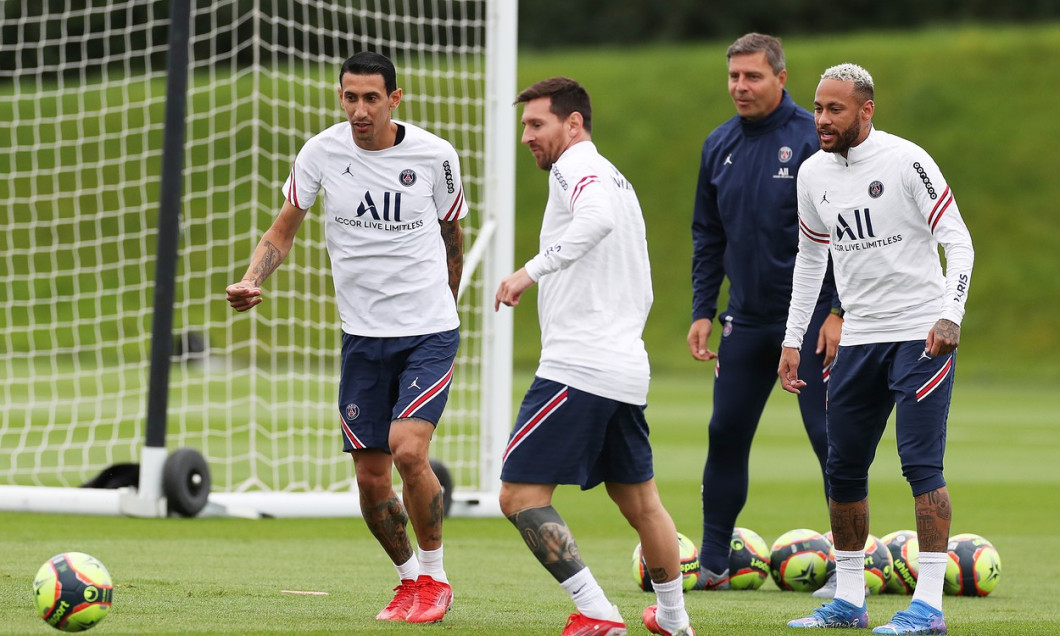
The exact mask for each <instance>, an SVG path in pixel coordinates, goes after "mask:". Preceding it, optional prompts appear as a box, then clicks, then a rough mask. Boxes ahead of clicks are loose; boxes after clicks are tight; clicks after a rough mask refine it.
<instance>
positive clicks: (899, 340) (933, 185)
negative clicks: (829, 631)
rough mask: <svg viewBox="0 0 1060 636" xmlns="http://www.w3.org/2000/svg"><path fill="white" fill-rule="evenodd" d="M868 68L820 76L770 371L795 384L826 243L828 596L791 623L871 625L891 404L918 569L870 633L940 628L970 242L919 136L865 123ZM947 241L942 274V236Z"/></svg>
mask: <svg viewBox="0 0 1060 636" xmlns="http://www.w3.org/2000/svg"><path fill="white" fill-rule="evenodd" d="M873 100H874V86H873V81H872V76H871V75H869V73H868V72H867V71H866V70H865V69H863V68H861V67H860V66H857V65H854V64H840V65H838V66H833V67H831V68H829V69H828V70H826V71H825V72H824V74H823V75H822V76H821V82H820V84H818V86H817V92H816V95H815V98H814V120H815V122H816V125H817V134H818V138H819V139H820V144H821V151H820V152H818V153H816V154H815V155H813V156H812V157H810V158H809V159H807V160H806V162H805V163H804V164H803V166H802V170H801V171H800V172H799V179H798V194H799V228H800V231H801V235H800V237H799V255H798V257H797V258H796V261H795V274H794V280H793V284H792V296H791V306H790V309H789V315H788V323H787V328H786V333H785V336H784V346H783V349H782V351H781V357H780V364H779V367H778V374H779V376H780V381H781V385H782V386H783V388H784V389H785V390H787V391H790V392H791V393H798V392H799V390H800V389H801V388H802V387H803V386H805V382H804V381H803V380H801V379H800V378H799V376H798V370H799V355H800V354H799V347H800V345H801V344H802V341H803V340H802V338H803V333H804V331H805V329H806V324H807V323H808V322H809V319H810V313H811V311H812V309H813V303H814V300H815V299H816V295H817V290H819V289H820V281H821V277H822V276H823V275H824V271H825V267H826V264H827V259H828V255H829V253H830V254H831V257H832V262H833V264H834V267H835V277H836V286H837V288H838V291H839V298H840V300H841V301H842V303H843V308H844V309H845V310H846V318H845V320H844V323H843V333H842V339H841V341H840V346H839V352H838V353H837V354H836V359H835V362H834V363H833V365H832V374H831V380H830V382H829V386H828V444H829V447H828V465H827V475H828V493H829V516H830V519H831V526H832V537H833V543H834V544H835V559H836V582H837V585H836V593H835V599H834V600H833V601H831V602H830V603H826V604H824V605H823V606H822V607H820V608H818V609H816V610H814V611H813V613H812V614H811V615H809V616H807V617H805V618H801V619H797V620H793V621H790V622H789V623H788V625H789V626H791V627H808V628H820V627H824V628H828V627H866V626H867V622H868V614H867V612H866V606H865V588H864V562H865V552H864V545H865V539H866V537H867V535H868V532H869V499H868V473H869V465H870V464H871V463H872V460H873V457H874V455H875V452H876V446H877V445H878V444H879V441H880V438H881V436H882V435H883V431H884V429H885V427H886V425H887V419H888V417H889V416H890V414H891V411H892V410H895V411H896V424H895V433H896V436H897V441H898V455H899V457H900V458H901V462H902V473H903V475H904V476H905V478H906V481H908V482H909V486H910V489H911V490H912V495H913V501H914V512H915V516H916V530H917V538H918V540H919V542H920V563H919V565H920V573H919V578H918V579H917V586H916V592H915V593H914V595H913V600H912V602H911V603H910V605H909V607H908V609H905V610H901V611H899V612H898V613H897V614H895V615H894V617H893V618H892V619H891V621H890V622H889V623H887V624H886V625H882V626H879V627H877V628H876V629H874V630H873V633H874V634H903V635H905V634H945V633H946V621H945V619H944V618H943V614H942V583H943V578H944V575H945V572H946V561H947V556H946V542H947V540H948V537H949V530H950V519H951V514H952V510H951V506H950V498H949V493H948V491H947V489H946V480H945V478H944V477H943V474H942V466H943V455H944V454H945V447H946V418H947V415H948V413H949V406H950V397H951V395H952V391H953V378H954V369H955V366H956V361H957V351H956V350H957V345H958V342H959V340H960V333H961V328H960V323H961V319H962V318H963V317H964V309H965V303H966V301H967V297H968V296H967V295H968V285H969V282H970V280H971V275H972V261H973V257H974V254H973V251H972V241H971V237H970V236H969V234H968V229H967V227H966V226H965V224H964V221H963V220H962V218H961V214H960V211H959V210H958V209H957V203H956V202H955V200H954V198H953V193H952V192H951V191H950V188H949V186H948V185H947V184H946V180H945V178H944V177H943V176H942V173H941V172H940V171H939V168H938V166H937V165H936V164H935V162H934V160H932V158H931V157H930V156H929V155H928V154H927V153H926V152H925V151H924V150H923V149H922V148H920V147H919V146H917V145H915V144H913V143H911V142H909V141H906V140H904V139H901V138H899V137H896V136H894V135H890V134H888V133H885V132H883V131H881V130H876V129H875V128H873V126H872V116H873V113H874V111H875V102H874V101H873ZM939 245H942V247H943V249H944V250H945V257H946V269H945V273H944V272H943V268H942V265H941V263H940V262H939V253H938V246H939Z"/></svg>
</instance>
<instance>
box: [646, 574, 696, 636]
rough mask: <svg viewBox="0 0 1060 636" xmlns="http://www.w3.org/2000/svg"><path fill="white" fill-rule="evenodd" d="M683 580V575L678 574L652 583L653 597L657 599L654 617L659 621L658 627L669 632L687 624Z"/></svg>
mask: <svg viewBox="0 0 1060 636" xmlns="http://www.w3.org/2000/svg"><path fill="white" fill-rule="evenodd" d="M684 582H685V581H684V576H683V575H682V574H678V575H677V578H676V579H674V580H672V581H667V582H666V583H652V586H653V587H654V588H655V598H656V599H657V600H658V601H659V603H658V607H659V609H658V611H656V613H655V618H656V620H657V621H659V627H662V628H663V629H665V630H666V631H668V632H671V633H672V632H676V631H677V630H679V629H681V628H682V627H684V626H685V625H688V620H689V619H688V612H686V611H685V591H684Z"/></svg>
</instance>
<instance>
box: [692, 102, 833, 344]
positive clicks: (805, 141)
mask: <svg viewBox="0 0 1060 636" xmlns="http://www.w3.org/2000/svg"><path fill="white" fill-rule="evenodd" d="M819 148H820V145H819V142H818V140H817V132H816V127H815V125H814V122H813V115H812V114H811V113H810V112H809V111H807V110H806V109H805V108H802V107H800V106H798V105H797V104H796V103H795V101H794V100H793V99H792V98H791V96H790V95H789V94H788V92H787V91H786V90H785V91H784V96H783V98H782V100H781V102H780V106H778V107H777V109H776V110H774V111H773V112H772V113H770V114H769V115H768V116H766V117H764V118H763V119H760V120H758V121H747V120H743V119H741V118H740V117H739V115H737V116H734V117H733V118H732V119H730V120H728V121H726V122H725V123H724V124H722V125H721V126H718V128H716V129H715V130H714V132H712V133H710V136H708V137H707V139H706V141H705V142H704V143H703V155H702V158H701V161H700V165H699V183H698V185H697V186H696V201H695V208H694V212H693V217H692V247H693V250H692V320H693V321H694V320H698V319H700V318H711V319H713V318H714V316H715V315H716V314H717V312H718V293H719V290H720V288H721V282H722V279H723V278H724V277H725V276H728V278H729V306H728V308H727V309H726V312H727V313H728V314H729V315H731V316H732V317H733V318H734V319H736V320H737V321H739V322H746V323H752V324H772V323H778V322H779V323H781V324H783V323H784V322H786V320H787V316H788V303H789V301H790V300H791V277H792V272H793V271H794V269H795V253H796V252H797V251H798V245H799V231H798V222H799V220H798V204H797V200H796V193H795V181H796V177H797V176H798V171H799V166H800V165H801V164H802V162H803V161H804V160H805V159H806V158H807V157H809V156H810V155H812V154H813V153H815V152H817V150H818V149H819ZM821 301H827V302H833V301H834V305H833V306H835V307H838V306H839V301H838V298H837V297H836V293H835V285H834V282H833V279H832V277H831V267H829V275H828V276H826V279H825V285H824V288H823V289H822V297H821Z"/></svg>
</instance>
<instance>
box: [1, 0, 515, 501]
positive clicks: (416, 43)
mask: <svg viewBox="0 0 1060 636" xmlns="http://www.w3.org/2000/svg"><path fill="white" fill-rule="evenodd" d="M179 1H180V0H172V2H174V3H176V2H179ZM188 2H189V3H190V4H189V5H188V11H189V14H188V15H187V16H186V18H187V29H186V35H187V36H188V46H187V47H186V51H187V70H186V79H187V82H186V87H185V88H184V91H183V92H184V97H185V98H186V102H184V104H183V105H184V116H183V117H182V118H181V119H182V122H183V128H184V129H183V144H182V153H183V154H182V159H181V160H177V164H176V165H177V166H181V167H182V170H179V171H178V170H176V169H174V168H173V166H172V163H171V164H170V165H169V166H167V160H166V159H165V158H164V152H163V147H164V146H165V145H166V144H164V140H165V139H167V135H169V137H168V138H169V139H173V138H174V129H173V128H172V127H170V128H169V130H168V131H167V125H166V119H167V115H172V112H168V111H173V109H174V102H172V101H171V100H173V99H174V98H175V97H174V95H173V94H172V93H173V92H174V85H175V84H174V81H173V80H174V79H182V78H183V77H185V75H177V76H174V75H173V73H174V72H175V73H179V71H171V73H170V75H169V76H168V77H167V63H172V62H173V60H174V56H173V53H172V51H170V50H169V48H168V47H169V42H170V38H171V31H170V27H171V24H170V22H171V18H170V14H169V11H170V5H171V3H170V2H166V1H161V0H149V1H145V0H106V1H104V0H89V1H88V2H87V3H81V4H79V5H78V6H80V7H84V8H80V9H70V8H66V9H63V10H61V11H60V10H57V7H58V6H60V5H56V4H55V3H48V2H43V3H42V2H37V1H36V0H12V1H11V2H6V3H4V4H3V8H2V10H3V12H4V14H5V15H4V16H3V22H2V24H0V167H2V168H3V169H4V170H5V172H6V173H7V178H6V179H5V180H3V181H0V193H2V194H3V195H5V200H6V201H7V202H8V209H9V212H8V213H7V214H5V215H0V510H26V511H41V512H76V513H82V514H129V515H137V516H163V515H166V514H175V513H181V514H231V515H245V516H262V515H267V516H353V515H358V514H360V510H359V504H358V496H357V492H356V484H355V480H354V472H353V462H352V461H351V460H350V458H349V456H348V455H346V454H345V453H342V452H341V438H340V435H339V432H338V427H337V422H338V417H337V387H338V354H339V345H340V329H339V322H338V316H337V310H336V308H335V304H334V300H333V295H334V294H333V290H332V282H331V277H330V275H329V271H328V270H329V262H328V258H327V255H326V251H325V245H324V233H323V225H322V224H321V223H318V222H316V219H314V218H313V215H314V211H311V212H310V215H309V218H308V219H307V221H306V223H304V224H303V226H302V228H301V230H300V232H299V237H298V239H297V241H296V243H295V247H294V249H293V250H292V252H291V254H290V255H289V256H288V258H287V261H286V262H285V263H284V265H283V266H282V267H281V268H280V269H279V270H277V272H276V273H275V274H274V275H273V276H272V277H271V278H270V280H269V281H267V283H266V289H265V294H266V297H267V302H265V303H263V304H262V305H260V306H259V307H257V308H255V310H254V311H252V312H248V313H247V314H236V313H235V312H233V311H232V310H231V309H230V308H229V307H228V305H227V303H226V302H225V298H224V288H225V286H226V285H228V284H229V283H231V282H233V281H235V280H237V279H238V278H239V276H240V275H241V274H242V272H243V270H244V269H245V268H246V264H247V262H248V260H249V257H250V253H251V251H252V250H253V247H254V245H255V244H256V243H257V241H258V239H259V238H260V236H261V234H262V232H263V231H264V230H265V229H266V228H267V227H268V226H269V224H270V223H271V221H272V219H273V217H274V216H275V214H276V212H277V211H278V210H279V206H280V204H281V203H282V194H281V193H280V191H279V187H280V185H282V183H283V181H284V179H285V178H286V176H287V173H288V171H289V170H290V166H291V162H292V161H293V159H294V156H295V154H296V153H297V151H298V149H299V148H300V147H301V145H302V143H304V141H305V140H306V139H308V138H309V137H310V136H312V135H313V134H315V133H316V132H319V131H320V130H323V129H324V128H326V127H327V126H329V125H331V124H332V123H335V122H337V121H342V118H343V117H344V114H343V112H342V111H341V109H340V107H339V104H338V98H337V95H336V90H335V88H336V86H337V84H338V71H339V68H340V66H341V64H342V62H343V60H345V59H346V58H347V57H348V56H349V55H351V54H353V53H354V52H356V51H359V50H375V51H378V52H381V53H384V54H386V55H388V56H389V57H390V58H391V59H392V60H394V63H395V65H396V66H397V68H398V85H399V86H400V87H401V88H403V89H404V96H403V99H402V103H401V106H400V107H399V109H398V111H397V113H396V115H395V116H396V117H398V118H399V119H402V120H404V121H408V122H411V123H414V124H417V125H420V126H422V127H424V128H426V129H428V130H430V131H432V132H434V133H436V134H438V135H440V136H442V137H444V138H446V139H448V140H449V141H450V142H451V143H452V144H453V146H454V147H455V148H456V149H457V151H458V153H459V154H460V160H461V164H462V170H463V176H464V184H463V185H464V189H465V193H466V195H467V199H468V201H469V203H470V207H471V213H470V214H469V216H468V218H467V219H466V220H465V222H464V224H463V228H464V239H465V266H464V278H463V280H462V281H461V284H460V298H459V303H458V305H459V310H460V318H461V346H460V351H459V353H458V359H457V364H456V370H455V373H454V380H453V385H452V389H451V392H450V398H449V403H448V406H447V408H446V411H445V414H444V415H443V419H442V422H441V423H440V424H439V428H438V431H437V433H436V435H435V438H434V441H433V442H432V445H431V446H432V463H433V464H434V465H435V469H436V471H438V472H439V474H440V476H441V477H443V482H446V481H448V482H449V483H451V486H452V488H451V491H450V492H451V497H452V503H451V514H454V515H462V516H491V515H499V514H500V511H499V506H498V504H497V493H498V491H499V486H500V482H499V474H500V466H499V462H500V457H501V453H502V451H503V446H504V443H505V441H506V439H507V435H508V431H509V428H510V426H511V418H512V406H511V405H512V386H511V342H512V326H511V312H494V311H493V303H492V299H493V292H494V290H495V289H496V287H497V285H498V283H499V281H500V279H501V278H502V277H503V276H504V275H506V274H507V273H509V272H510V271H511V269H512V258H513V256H512V244H513V235H514V229H513V207H514V173H515V168H514V152H515V150H514V146H515V139H516V131H515V120H514V112H513V110H512V108H511V103H512V100H513V99H514V96H515V94H516V85H515V81H516V42H517V29H516V13H517V2H516V0H349V1H347V0H342V1H340V0H284V1H283V2H271V1H269V0H227V1H226V0H211V1H209V2H207V1H205V0H188ZM86 5H87V6H86ZM173 23H174V24H177V21H176V20H173ZM181 50H184V49H181ZM179 58H180V56H179V55H178V56H176V59H178V60H179ZM167 80H168V82H167ZM177 84H179V82H178V83H177ZM176 92H181V91H180V90H177V91H176ZM167 93H168V94H167ZM167 100H170V101H167ZM179 132H181V131H179V130H178V131H177V134H178V135H179ZM178 138H179V137H178ZM179 156H180V154H179V153H177V154H173V153H170V158H169V161H170V162H172V161H174V157H179ZM177 172H180V173H181V174H175V173H177ZM164 173H167V174H164ZM167 180H168V181H167ZM167 183H169V184H174V183H175V184H177V185H176V186H175V187H176V192H177V194H178V199H177V200H178V201H179V207H177V208H175V209H174V212H175V214H174V215H172V217H171V218H170V219H169V220H168V221H167V220H166V215H165V213H164V210H163V211H162V213H160V199H164V198H165V196H164V195H165V190H166V184H167ZM170 189H173V186H172V185H171V186H170ZM162 207H164V206H162ZM174 228H175V230H174ZM170 239H172V241H173V245H175V246H176V250H177V257H176V260H175V263H173V264H171V265H170V266H169V267H170V268H171V269H174V270H175V271H173V276H172V280H171V283H170V284H169V285H170V288H167V287H166V284H165V283H164V282H159V281H160V280H163V279H165V274H166V267H167V266H166V264H165V262H164V261H165V258H162V259H159V255H160V254H162V255H163V257H164V255H165V252H166V250H165V248H164V246H165V244H166V242H167V241H168V240H170ZM167 291H168V292H170V293H171V296H172V299H171V307H172V308H171V310H170V312H166V311H164V310H160V309H159V307H160V306H163V307H165V306H168V305H167V304H166V303H165V302H163V303H162V304H161V305H159V298H161V297H164V296H165V295H166V294H165V292H167ZM170 315H171V317H172V329H171V331H169V334H170V335H169V338H159V337H158V335H157V333H156V334H155V337H154V338H152V329H153V328H154V329H158V328H159V326H160V325H161V326H166V322H167V320H168V318H169V317H170ZM170 338H171V340H172V346H171V347H170V342H169V339H170ZM160 343H161V344H164V345H165V346H166V347H167V350H166V351H163V352H162V356H161V358H162V359H163V360H164V363H163V364H162V365H161V367H159V365H158V363H157V362H156V363H155V365H154V366H153V365H152V350H153V349H154V354H155V357H156V358H157V357H159V356H158V351H157V349H158V347H159V346H160ZM159 378H161V379H162V380H161V381H162V382H164V384H163V385H162V391H161V393H159V391H158V389H157V387H155V393H154V394H153V395H151V394H150V393H151V390H150V389H151V387H152V386H153V385H155V384H156V383H157V382H159ZM148 420H153V421H152V422H151V423H149V421H148ZM159 424H160V425H161V426H159ZM395 483H396V484H398V485H399V482H397V481H396V482H395ZM189 507H190V508H192V509H191V510H188V508H189Z"/></svg>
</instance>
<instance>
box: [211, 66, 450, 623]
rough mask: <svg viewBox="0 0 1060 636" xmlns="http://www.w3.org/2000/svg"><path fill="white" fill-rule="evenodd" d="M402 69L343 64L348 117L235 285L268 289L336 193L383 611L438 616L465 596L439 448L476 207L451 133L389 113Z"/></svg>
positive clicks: (363, 476) (338, 249)
mask: <svg viewBox="0 0 1060 636" xmlns="http://www.w3.org/2000/svg"><path fill="white" fill-rule="evenodd" d="M395 78H396V73H395V70H394V65H393V64H392V63H391V62H390V60H389V59H387V58H386V57H385V56H382V55H379V54H377V53H370V52H361V53H357V54H356V55H354V56H353V57H351V58H349V59H348V60H346V62H345V63H344V64H343V65H342V71H341V72H340V74H339V89H338V95H339V102H340V104H341V105H342V108H343V110H344V111H345V112H346V118H347V121H345V122H342V123H340V124H335V125H334V126H332V127H330V128H328V129H327V130H325V131H323V132H321V133H320V134H318V135H316V136H315V137H313V138H312V139H310V140H309V141H307V142H306V144H305V145H304V146H303V147H302V150H301V151H300V152H299V153H298V157H297V158H296V159H295V162H294V166H293V167H292V168H291V174H290V176H289V177H288V179H287V182H286V183H285V184H284V185H283V194H284V203H283V208H282V209H281V210H280V213H279V215H278V216H277V217H276V220H275V221H274V222H273V224H272V227H270V228H269V229H268V231H266V232H265V235H264V236H263V237H262V239H261V242H260V243H259V244H258V246H257V247H256V248H255V250H254V253H253V255H252V256H251V259H250V266H249V267H248V268H247V271H246V273H245V274H244V275H243V279H242V280H241V281H240V282H238V283H235V284H233V285H229V286H228V288H227V295H228V302H229V303H230V304H231V306H232V307H233V308H235V309H236V310H237V311H246V310H248V309H250V308H252V307H254V306H255V305H257V304H258V303H260V302H262V298H261V293H262V292H261V284H262V283H263V282H264V281H265V279H266V278H267V277H268V276H269V275H270V274H272V272H274V271H275V270H276V268H277V267H279V266H280V263H281V262H283V260H284V258H285V257H286V256H287V254H288V253H289V252H290V250H291V246H292V244H293V243H294V239H295V234H296V232H297V231H298V227H299V226H300V225H301V224H302V221H303V220H304V219H305V217H306V213H307V211H308V210H309V209H310V208H311V207H312V205H313V202H314V201H315V200H316V199H317V196H318V195H319V194H320V193H321V192H326V193H327V196H326V197H325V199H324V209H323V211H322V212H323V214H322V221H323V223H324V230H325V234H326V238H327V247H328V253H329V255H330V257H331V270H332V275H333V277H334V281H335V295H336V300H337V304H338V309H339V317H340V319H341V321H342V363H341V377H340V380H339V400H338V406H339V415H340V421H339V424H340V430H341V433H342V439H343V450H344V451H345V452H348V453H350V455H351V456H352V457H353V462H354V466H355V470H356V474H357V488H358V490H359V492H360V498H361V513H362V514H363V515H364V520H365V522H366V523H367V524H368V528H369V529H370V530H371V531H372V534H373V535H374V536H375V537H376V539H377V540H378V541H379V543H380V544H381V545H382V546H383V549H384V550H385V551H386V553H387V555H388V556H389V557H390V559H391V560H392V561H393V563H394V566H395V568H396V569H397V573H398V579H399V583H398V586H397V587H396V588H394V589H395V592H396V594H395V595H394V597H393V600H392V601H391V602H390V603H389V604H388V605H387V606H386V608H385V609H383V611H382V612H380V613H379V615H378V616H377V617H376V618H378V619H379V620H390V621H407V622H411V623H426V622H436V621H440V620H442V618H443V617H444V616H445V613H446V611H448V609H449V607H450V605H451V604H452V600H453V591H452V588H451V587H450V585H449V581H448V578H447V577H446V574H445V569H444V567H443V563H442V516H443V515H442V489H441V485H440V484H439V482H438V479H437V477H436V476H435V474H434V472H433V470H431V467H430V463H429V458H428V449H429V446H430V441H431V437H432V436H433V434H434V430H435V428H436V427H437V426H438V422H439V419H440V418H441V415H442V410H443V409H444V407H445V403H446V400H447V399H448V395H449V387H450V384H451V382H452V376H453V363H454V361H455V359H456V352H457V347H458V345H459V341H460V332H459V324H460V320H459V316H458V314H457V309H456V294H457V289H458V288H459V283H460V276H461V273H462V270H463V234H462V232H461V229H460V219H461V218H463V217H464V216H466V215H467V213H468V206H467V202H466V201H465V199H464V193H463V188H462V187H461V181H460V161H459V157H458V156H457V154H456V151H455V150H454V149H453V147H452V145H451V144H449V142H447V141H445V140H443V139H441V138H439V137H437V136H435V135H433V134H431V133H429V132H427V131H426V130H423V129H421V128H418V127H416V126H413V125H411V124H407V123H403V122H400V121H397V120H394V119H392V118H391V114H392V112H393V111H394V109H396V108H397V107H398V104H399V103H400V102H401V95H402V91H401V89H399V88H397V83H396V79H395ZM394 468H396V469H397V472H398V474H399V475H400V476H401V482H402V492H401V499H398V497H397V495H396V494H395V492H394V487H393V475H392V473H393V469H394ZM409 521H411V522H412V528H413V530H415V532H416V540H417V544H418V547H419V554H418V555H417V553H416V551H414V550H413V548H412V544H411V542H410V540H409V536H408V534H407V532H406V526H407V525H408V523H409Z"/></svg>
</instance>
